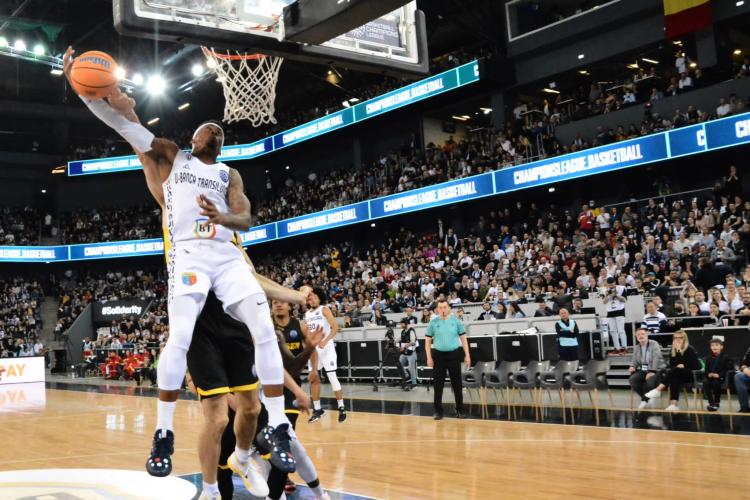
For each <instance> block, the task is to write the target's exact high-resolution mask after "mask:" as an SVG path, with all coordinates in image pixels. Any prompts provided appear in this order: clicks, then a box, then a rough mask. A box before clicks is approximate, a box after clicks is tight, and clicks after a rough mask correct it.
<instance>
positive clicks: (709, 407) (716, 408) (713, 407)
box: [706, 405, 719, 411]
mask: <svg viewBox="0 0 750 500" xmlns="http://www.w3.org/2000/svg"><path fill="white" fill-rule="evenodd" d="M718 409H719V407H718V406H716V405H708V406H707V407H706V410H708V411H717V410H718Z"/></svg>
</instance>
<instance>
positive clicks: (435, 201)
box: [370, 173, 495, 219]
mask: <svg viewBox="0 0 750 500" xmlns="http://www.w3.org/2000/svg"><path fill="white" fill-rule="evenodd" d="M492 194H495V190H494V189H493V187H492V174H491V173H486V174H481V175H475V176H473V177H467V178H465V179H459V180H456V181H450V182H445V183H443V184H437V185H434V186H428V187H424V188H421V189H413V190H411V191H406V192H403V193H399V194H393V195H390V196H384V197H382V198H376V199H374V200H370V218H371V219H378V218H380V217H389V216H391V215H398V214H404V213H408V212H414V211H416V210H425V209H427V208H432V207H437V206H440V205H448V204H451V203H458V202H460V201H464V200H474V199H477V198H481V197H483V196H489V195H492Z"/></svg>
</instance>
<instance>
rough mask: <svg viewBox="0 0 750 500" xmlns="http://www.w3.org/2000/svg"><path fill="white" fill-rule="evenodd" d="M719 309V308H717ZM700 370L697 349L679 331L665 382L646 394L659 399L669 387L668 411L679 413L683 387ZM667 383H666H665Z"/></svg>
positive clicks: (674, 337)
mask: <svg viewBox="0 0 750 500" xmlns="http://www.w3.org/2000/svg"><path fill="white" fill-rule="evenodd" d="M717 308H718V307H717ZM699 368H700V361H699V360H698V355H697V354H696V352H695V349H693V348H692V347H690V343H689V342H688V337H687V334H686V333H685V332H684V331H682V330H677V331H676V332H674V335H672V353H671V355H670V356H669V371H668V372H667V374H666V377H665V378H664V382H662V383H661V384H659V385H658V386H656V388H655V389H652V390H650V391H649V392H647V393H646V397H647V398H649V399H654V398H658V397H659V396H660V395H661V391H663V390H664V389H666V388H667V387H669V406H667V408H666V409H667V411H677V410H679V409H680V407H679V406H678V404H679V399H680V391H681V390H682V387H683V386H684V385H685V384H687V383H689V382H692V381H693V370H697V369H699ZM665 382H666V383H665Z"/></svg>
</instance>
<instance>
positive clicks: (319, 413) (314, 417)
mask: <svg viewBox="0 0 750 500" xmlns="http://www.w3.org/2000/svg"><path fill="white" fill-rule="evenodd" d="M325 414H326V411H325V410H324V409H322V408H321V409H320V410H313V412H312V416H311V417H310V419H309V420H308V423H311V424H312V423H313V422H317V421H318V420H320V419H321V418H323V415H325Z"/></svg>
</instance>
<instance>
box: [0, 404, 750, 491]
mask: <svg viewBox="0 0 750 500" xmlns="http://www.w3.org/2000/svg"><path fill="white" fill-rule="evenodd" d="M155 404H156V401H155V399H154V398H150V397H140V396H125V395H114V394H102V393H97V392H75V391H65V390H55V389H48V390H47V391H46V407H45V408H44V409H43V410H18V411H12V410H8V409H6V410H5V411H2V412H0V429H2V434H1V435H2V438H0V439H2V441H1V445H0V470H2V471H8V470H24V469H42V468H116V469H134V470H141V469H142V467H143V463H144V460H145V453H146V452H147V450H148V449H149V447H150V439H151V435H152V433H153V429H154V425H155ZM175 418H176V420H175V422H176V435H177V443H176V448H177V450H176V454H175V457H174V462H175V473H176V474H188V473H194V472H197V471H198V470H199V467H198V458H197V456H196V451H195V443H196V439H197V433H198V428H199V426H200V424H201V419H202V416H201V412H200V407H199V403H197V402H195V401H179V403H178V405H177V411H176V415H175ZM298 434H299V436H300V438H301V439H302V441H303V443H305V446H306V447H307V449H308V452H309V453H310V455H311V457H312V458H313V461H314V462H315V464H316V466H317V467H318V470H319V473H320V479H321V484H322V485H323V486H324V488H326V489H332V490H338V491H346V492H349V493H354V494H358V495H363V496H371V497H376V498H391V499H410V498H415V499H416V498H430V499H443V498H445V499H449V498H450V499H463V498H483V499H484V498H525V499H529V498H545V499H547V498H549V499H556V498H560V499H562V498H565V499H568V498H597V499H608V498H623V499H624V498H655V499H663V498H682V499H684V498H701V497H705V498H712V499H723V498H750V490H748V488H747V480H746V476H745V474H744V471H746V470H747V467H748V464H750V437H748V436H743V435H723V434H705V433H695V432H677V431H654V430H637V429H620V428H602V427H590V426H589V427H586V426H571V425H553V424H535V423H520V422H508V421H486V420H455V419H451V418H446V419H445V420H442V421H439V422H436V421H434V420H432V418H430V417H416V416H403V415H384V414H377V413H356V412H355V413H350V415H349V419H348V420H347V421H346V422H345V423H343V424H339V423H338V422H336V421H335V418H326V419H324V420H323V421H322V422H320V423H317V424H307V423H306V422H302V423H301V424H300V425H299V426H298Z"/></svg>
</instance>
